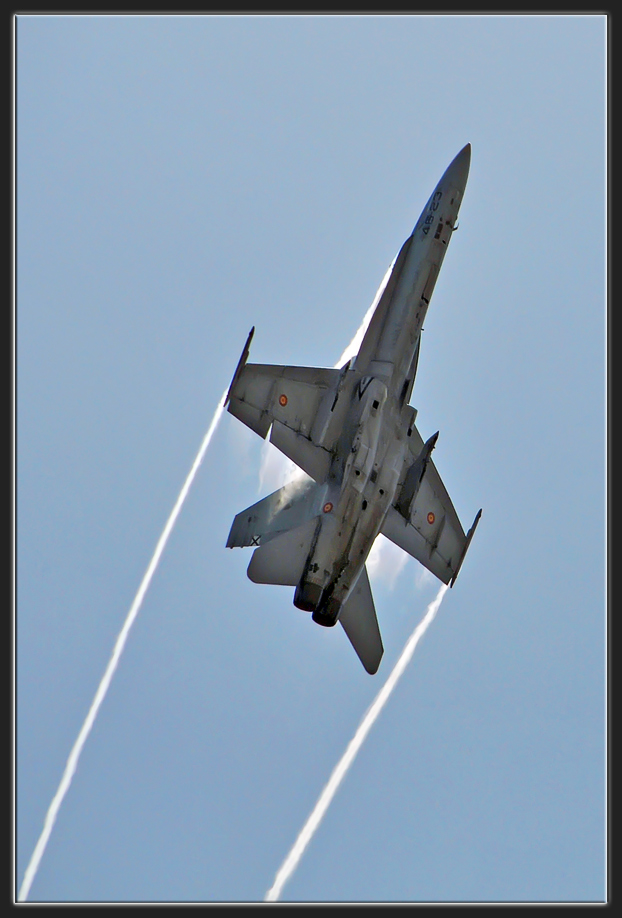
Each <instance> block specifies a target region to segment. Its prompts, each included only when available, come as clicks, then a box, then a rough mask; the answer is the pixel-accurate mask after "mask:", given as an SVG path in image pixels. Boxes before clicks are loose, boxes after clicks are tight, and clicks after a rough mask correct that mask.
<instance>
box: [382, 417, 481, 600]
mask: <svg viewBox="0 0 622 918" xmlns="http://www.w3.org/2000/svg"><path fill="white" fill-rule="evenodd" d="M435 441H436V437H434V438H431V440H429V441H428V443H426V444H424V443H423V440H422V439H421V436H420V434H419V431H418V430H417V428H416V427H414V426H413V427H412V434H411V438H410V441H409V443H410V448H411V454H412V456H413V463H412V466H411V468H412V469H413V470H415V469H416V471H417V474H416V475H415V476H414V477H415V480H414V481H413V477H412V476H409V474H408V473H407V474H406V476H405V478H404V482H403V484H402V491H404V490H406V489H408V490H409V492H410V491H411V490H412V496H411V495H410V493H409V496H408V502H404V501H403V500H402V499H401V498H402V495H401V494H400V493H398V494H397V495H396V501H395V504H394V505H393V506H391V507H389V511H388V513H387V515H386V517H385V520H384V522H383V524H382V528H381V530H380V531H381V532H382V534H383V535H384V536H386V537H387V538H388V539H390V540H391V541H392V542H395V544H396V545H399V547H400V548H402V549H403V550H404V551H406V552H408V554H409V555H412V557H413V558H416V559H417V561H419V562H420V563H421V564H423V566H424V567H427V569H428V570H429V571H431V572H432V573H433V574H434V575H435V576H436V577H438V578H439V580H442V581H443V583H451V586H453V585H454V583H455V580H456V577H457V576H458V571H459V570H460V566H461V564H462V562H463V560H464V556H465V555H466V552H467V549H468V547H469V544H470V542H471V539H472V538H473V533H474V532H475V527H476V526H477V524H478V522H479V518H480V516H481V512H482V511H481V510H480V511H479V513H478V514H477V516H476V517H475V520H474V522H473V525H472V526H471V528H470V530H469V531H468V533H467V534H466V535H465V533H464V529H463V528H462V525H461V523H460V520H459V519H458V514H457V513H456V511H455V509H454V505H453V504H452V502H451V498H450V497H449V494H448V493H447V489H446V488H445V485H444V484H443V482H442V480H441V476H440V475H439V474H438V471H437V470H436V466H435V465H434V463H433V462H432V460H431V459H430V457H429V452H430V451H431V448H430V444H432V446H433V444H434V442H435ZM426 453H427V455H426ZM422 456H423V457H424V459H423V461H422ZM420 473H421V474H422V477H421V478H419V474H420Z"/></svg>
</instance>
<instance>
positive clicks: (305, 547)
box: [247, 517, 318, 586]
mask: <svg viewBox="0 0 622 918" xmlns="http://www.w3.org/2000/svg"><path fill="white" fill-rule="evenodd" d="M317 527H318V520H317V517H313V518H312V519H310V520H307V521H306V522H305V523H303V524H302V525H301V526H298V527H297V528H296V529H293V530H292V531H291V532H284V533H282V534H281V535H279V536H277V537H276V538H274V539H270V541H269V542H266V543H265V544H264V545H261V546H260V547H259V548H256V549H255V551H254V552H253V557H252V558H251V563H250V564H249V565H248V571H247V574H248V577H249V579H250V580H252V581H253V582H254V583H276V584H282V585H283V586H296V585H297V583H298V581H299V580H300V578H301V577H302V573H303V571H304V568H305V564H306V563H307V560H308V558H309V552H310V551H311V546H312V544H313V540H314V538H315V532H316V529H317Z"/></svg>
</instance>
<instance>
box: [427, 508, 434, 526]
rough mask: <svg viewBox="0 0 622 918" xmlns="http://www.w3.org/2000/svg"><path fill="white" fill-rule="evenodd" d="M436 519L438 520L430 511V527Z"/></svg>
mask: <svg viewBox="0 0 622 918" xmlns="http://www.w3.org/2000/svg"><path fill="white" fill-rule="evenodd" d="M435 519H436V517H435V516H434V514H433V513H432V511H431V510H430V512H429V513H428V523H429V524H430V526H431V525H432V523H433V522H434V520H435Z"/></svg>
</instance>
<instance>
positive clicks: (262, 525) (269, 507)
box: [227, 476, 325, 548]
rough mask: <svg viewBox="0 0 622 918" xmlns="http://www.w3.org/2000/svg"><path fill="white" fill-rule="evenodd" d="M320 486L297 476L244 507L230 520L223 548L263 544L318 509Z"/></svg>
mask: <svg viewBox="0 0 622 918" xmlns="http://www.w3.org/2000/svg"><path fill="white" fill-rule="evenodd" d="M324 491H325V489H324V488H321V487H320V486H319V485H317V484H316V483H315V482H314V481H312V480H311V479H310V478H306V477H302V476H301V477H300V478H297V479H295V480H294V481H292V482H290V483H289V484H286V485H284V487H282V488H279V490H278V491H274V492H273V493H272V494H268V496H267V497H264V498H263V500H260V501H258V502H257V503H256V504H253V506H252V507H247V508H246V510H242V511H241V512H240V513H238V514H237V516H236V517H235V519H234V520H233V524H232V526H231V531H230V532H229V537H228V539H227V548H242V547H244V546H245V545H254V546H258V545H263V544H264V543H265V542H269V541H270V540H271V539H274V538H276V537H277V536H279V535H281V534H282V533H283V532H289V531H290V530H291V529H296V528H297V527H298V526H300V525H301V524H302V523H305V522H306V521H307V520H308V519H311V517H313V516H319V514H320V513H321V512H322V504H323V498H324Z"/></svg>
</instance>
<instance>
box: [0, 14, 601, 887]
mask: <svg viewBox="0 0 622 918" xmlns="http://www.w3.org/2000/svg"><path fill="white" fill-rule="evenodd" d="M16 65H17V66H16V87H17V109H16V127H17V159H16V164H17V181H16V195H17V298H16V356H17V364H16V366H17V373H16V385H17V388H16V394H17V398H16V425H17V467H16V496H17V504H16V507H17V542H16V558H17V602H16V610H17V617H16V622H17V624H16V660H17V682H16V713H17V723H16V756H17V757H16V762H17V767H16V832H17V840H16V865H15V866H16V883H17V885H19V884H20V883H21V881H22V878H23V875H24V871H25V869H26V865H27V863H28V860H29V859H30V856H31V854H32V851H33V848H34V846H35V844H36V841H37V839H38V837H39V835H40V832H41V829H42V827H43V820H44V817H45V814H46V811H47V809H48V806H49V804H50V801H51V799H52V797H53V795H54V793H55V791H56V789H57V787H58V784H59V781H60V778H61V775H62V772H63V769H64V766H65V763H66V760H67V756H68V754H69V751H70V749H71V747H72V745H73V743H74V741H75V739H76V736H77V735H78V732H79V730H80V727H81V726H82V723H83V721H84V718H85V715H86V713H87V711H88V709H89V707H90V704H91V702H92V700H93V696H94V694H95V691H96V688H97V686H98V684H99V681H100V679H101V677H102V674H103V672H104V669H105V667H106V664H107V662H108V660H109V658H110V654H111V652H112V648H113V645H114V642H115V640H116V637H117V635H118V633H119V630H120V628H121V626H122V623H123V621H124V620H125V617H126V615H127V612H128V609H129V607H130V605H131V603H132V600H133V598H134V596H135V594H136V591H137V589H138V586H139V584H140V581H141V579H142V577H143V574H144V572H145V569H146V567H147V565H148V563H149V560H150V558H151V556H152V554H153V551H154V548H155V545H156V542H157V540H158V538H159V535H160V533H161V532H162V529H163V526H164V524H165V522H166V520H167V518H168V516H169V514H170V512H171V510H172V507H173V504H174V502H175V500H176V498H177V495H178V493H179V490H180V488H181V486H182V484H183V481H184V480H185V478H186V475H187V474H188V471H189V469H190V466H191V464H192V462H193V459H194V457H195V456H196V453H197V451H198V449H199V446H200V444H201V441H202V439H203V436H204V434H205V432H206V430H207V427H208V425H209V423H210V420H211V418H212V416H213V413H214V410H215V408H216V405H217V403H218V400H219V398H220V396H221V394H222V392H223V390H224V389H225V388H226V386H227V385H228V384H229V381H230V379H231V376H232V373H233V371H234V369H235V365H236V362H237V360H238V358H239V356H240V352H241V349H242V346H243V344H244V341H245V339H246V335H247V334H248V331H249V329H250V327H251V325H253V324H254V325H256V327H257V330H256V334H255V339H254V341H253V345H252V349H251V358H250V359H251V360H252V361H254V362H264V363H285V364H287V363H290V364H304V365H320V366H332V365H333V364H334V363H335V361H336V360H337V359H338V358H339V355H340V354H341V352H342V351H343V349H344V347H345V345H346V344H347V343H348V341H350V339H351V338H352V336H353V335H354V333H355V331H356V330H357V328H358V326H359V324H360V322H361V320H362V318H363V315H364V314H365V312H366V310H367V308H368V306H369V304H370V303H371V301H372V300H373V297H374V295H375V292H376V289H377V287H378V285H379V283H380V281H381V280H382V278H383V275H384V273H385V271H386V269H387V267H388V265H389V263H390V262H391V260H392V258H393V257H394V255H395V254H396V252H397V251H398V249H399V247H400V245H401V244H402V242H403V241H404V239H405V238H406V237H407V236H408V235H409V233H410V231H411V229H412V227H413V226H414V223H415V221H416V219H417V217H418V216H419V213H420V211H421V209H422V208H423V206H424V204H425V202H426V201H427V199H428V197H429V195H430V193H431V192H432V190H433V188H434V186H435V184H436V182H437V181H438V179H439V178H440V176H441V175H442V173H443V171H444V169H445V168H446V166H447V165H448V163H449V162H450V161H451V159H452V158H453V157H454V156H455V154H456V153H457V152H458V151H459V150H460V149H461V148H462V147H463V146H464V144H465V143H467V142H470V143H471V144H472V161H471V172H470V177H469V181H468V185H467V189H466V194H465V198H464V203H463V205H462V209H461V213H460V225H459V229H458V231H457V232H456V233H455V234H454V236H453V238H452V242H451V246H450V248H449V251H448V253H447V257H446V259H445V262H444V266H443V269H442V271H441V274H440V277H439V281H438V283H437V286H436V290H435V293H434V297H433V299H432V302H431V305H430V310H429V312H428V316H427V319H426V324H425V332H424V335H423V341H422V349H421V359H420V361H419V370H418V375H417V380H416V383H415V388H414V392H413V397H412V399H411V403H412V404H414V405H415V406H416V407H417V408H418V409H419V416H418V426H419V428H420V431H421V434H422V436H423V437H424V439H426V438H427V437H429V436H430V435H431V434H432V433H434V432H435V431H436V430H440V437H439V441H438V444H437V447H436V450H435V453H434V459H435V462H436V465H437V467H438V469H439V471H440V473H441V475H442V477H443V479H444V481H445V484H446V486H447V488H448V491H449V493H450V495H451V497H452V499H453V502H454V505H455V507H456V509H457V511H458V514H459V515H460V517H461V519H462V522H463V525H464V527H465V528H467V527H468V526H469V525H470V524H471V521H472V519H473V517H474V515H475V513H476V511H477V510H478V509H479V508H480V507H482V508H483V515H482V519H481V522H480V525H479V528H478V531H477V534H476V537H475V539H474V540H473V543H472V545H471V548H470V550H469V553H468V555H467V558H466V561H465V564H464V566H463V568H462V571H461V573H460V577H459V579H458V581H457V583H456V586H455V587H454V589H453V590H451V591H449V592H448V593H447V595H446V597H445V600H444V601H443V604H442V605H441V608H440V610H439V612H438V615H437V617H436V619H435V621H434V622H433V624H432V626H431V627H430V629H429V631H428V632H427V633H426V635H425V636H424V638H423V639H422V641H421V643H420V644H419V646H418V648H417V651H416V653H415V656H414V658H413V660H412V662H411V665H410V666H409V668H408V670H407V672H406V673H405V675H404V677H403V679H402V681H401V682H400V683H399V685H398V687H397V689H396V691H395V693H394V695H393V696H392V697H391V699H390V701H389V703H388V705H387V707H386V708H385V710H384V711H383V713H382V715H381V717H380V719H379V720H378V722H377V723H376V725H375V726H374V727H373V729H372V731H371V733H370V735H369V737H368V739H367V741H366V743H365V745H364V746H363V748H362V750H361V752H360V754H359V757H358V758H357V759H356V761H355V763H354V765H353V767H352V769H351V771H350V772H349V774H348V775H347V777H346V779H345V781H344V783H343V785H342V786H341V788H340V790H339V792H338V794H337V796H336V797H335V800H334V801H333V804H332V806H331V808H330V809H329V811H328V813H327V815H326V818H325V820H324V822H323V823H322V825H321V826H320V828H319V830H318V832H317V834H316V835H315V837H314V839H313V841H312V842H311V844H310V846H309V848H308V850H307V852H306V853H305V855H304V857H303V859H302V861H301V863H300V865H299V868H298V870H297V871H296V872H295V874H294V875H293V877H292V878H291V880H290V882H289V884H288V885H287V886H286V887H285V889H284V891H283V896H282V898H283V899H284V900H293V901H329V900H336V901H381V900H389V901H407V902H410V901H414V902H417V901H425V900H429V901H434V902H437V901H454V900H459V901H473V900H476V901H493V900H503V901H505V900H511V901H525V900H543V901H567V900H572V901H583V900H602V899H603V898H604V897H605V895H606V891H605V882H606V872H605V871H606V866H605V860H606V847H605V831H606V794H605V791H606V788H605V777H606V771H605V756H606V746H605V714H606V707H605V678H606V670H605V640H606V616H605V600H606V595H605V573H606V572H605V503H606V501H605V498H606V493H605V435H606V431H605V371H606V367H605V336H606V306H605V294H606V291H605V267H606V261H605V258H606V256H605V242H606V237H605V216H606V213H605V207H606V96H605V84H606V20H605V18H604V17H603V16H536V17H516V16H502V17H489V16H470V17H460V16H444V17H441V16H439V17H435V16H406V17H403V16H387V17H378V16H372V17H365V16H363V17H348V16H345V17H271V16H264V17H257V18H255V17H244V16H240V17H225V16H204V17H190V16H183V17H142V16H134V17H97V16H94V17H81V16H75V17H74V16H59V17H42V16H32V17H30V16H26V17H25V16H19V17H18V18H17V21H16ZM261 461H262V443H261V440H260V439H259V438H258V437H256V436H255V435H253V434H252V433H251V432H250V431H248V430H246V428H244V427H243V425H242V424H241V423H240V422H238V421H237V420H235V419H234V418H232V417H231V416H230V415H226V416H224V417H223V419H222V422H221V424H220V427H219V429H218V431H217V433H216V436H215V438H214V440H213V442H212V445H211V447H210V449H209V451H208V453H207V455H206V457H205V460H204V462H203V465H202V467H201V469H200V471H199V473H198V476H197V478H196V480H195V483H194V486H193V488H192V490H191V492H190V494H189V497H188V499H187V501H186V504H185V506H184V508H183V511H182V513H181V515H180V517H179V520H178V523H177V526H176V528H175V530H174V531H173V534H172V536H171V538H170V541H169V543H168V545H167V548H166V550H165V552H164V555H163V557H162V560H161V563H160V566H159V568H158V570H157V572H156V574H155V576H154V579H153V582H152V584H151V588H150V590H149V592H148V594H147V596H146V598H145V601H144V604H143V606H142V609H141V611H140V614H139V616H138V618H137V620H136V622H135V624H134V627H133V630H132V632H131V633H130V637H129V639H128V643H127V646H126V649H125V652H124V654H123V657H122V658H121V662H120V664H119V668H118V670H117V673H116V675H115V677H114V679H113V682H112V685H111V688H110V691H109V693H108V696H107V698H106V700H105V702H104V704H103V706H102V708H101V710H100V713H99V716H98V718H97V721H96V723H95V726H94V728H93V731H92V733H91V735H90V737H89V739H88V741H87V743H86V746H85V748H84V752H83V755H82V758H81V760H80V764H79V767H78V770H77V773H76V776H75V778H74V780H73V784H72V786H71V788H70V790H69V793H68V794H67V797H66V799H65V801H64V804H63V806H62V808H61V811H60V814H59V816H58V820H57V822H56V826H55V828H54V831H53V833H52V836H51V838H50V841H49V844H48V846H47V850H46V853H45V855H44V857H43V859H42V862H41V865H40V868H39V872H38V874H37V876H36V878H35V881H34V883H33V886H32V890H31V893H30V897H29V898H30V900H31V901H37V900H39V901H41V900H45V901H61V900H62V901H75V900H87V901H96V902H99V901H109V900H116V901H154V900H158V901H170V900H178V901H208V902H212V901H261V900H262V899H263V897H264V895H265V893H266V890H267V889H268V888H269V887H270V886H271V884H272V882H273V879H274V875H275V873H276V871H277V869H278V868H279V867H280V865H281V863H282V861H283V859H284V857H285V856H286V854H287V852H288V851H289V849H290V847H291V845H292V844H293V842H294V840H295V838H296V835H297V834H298V832H299V830H300V828H301V827H302V825H303V823H304V821H305V820H306V818H307V816H308V815H309V812H310V810H311V809H312V807H313V805H314V804H315V801H316V800H317V797H318V795H319V793H320V791H321V790H322V788H323V786H324V784H325V783H326V781H327V779H328V777H329V775H330V773H331V771H332V769H333V767H334V765H335V764H336V762H337V760H338V759H339V757H340V756H341V755H342V753H343V751H344V749H345V747H346V745H347V743H348V741H349V740H350V738H351V737H352V734H353V733H354V731H355V729H356V727H357V725H358V724H359V722H360V719H361V717H362V716H363V714H364V712H365V711H366V709H367V708H368V706H369V704H370V703H371V701H372V700H373V698H374V697H375V695H376V693H377V692H378V690H379V689H380V687H381V685H382V683H383V681H384V680H385V679H386V677H387V676H388V674H389V672H390V671H391V668H392V666H393V664H394V662H395V661H396V659H397V657H398V656H399V654H400V652H401V649H402V647H403V645H404V643H405V641H406V639H407V637H408V635H409V634H410V633H411V631H412V630H413V628H414V626H415V625H416V623H417V622H418V621H419V620H420V618H421V617H422V615H423V613H424V611H425V608H426V606H427V604H428V602H429V601H430V600H431V599H432V598H433V597H434V596H435V595H436V593H437V590H438V581H435V580H433V578H431V577H429V576H427V575H425V576H424V575H423V568H421V567H420V566H419V565H418V564H417V562H415V561H414V560H412V559H409V560H408V562H407V564H406V565H405V566H403V567H401V566H400V559H399V552H398V551H397V549H396V550H395V551H394V552H391V551H390V550H387V549H386V547H385V548H384V549H383V552H382V555H381V557H382V564H381V566H380V568H379V569H378V571H377V572H376V574H375V576H374V577H373V580H372V585H373V589H374V595H375V599H376V606H377V611H378V618H379V622H380V627H381V631H382V635H383V640H384V646H385V656H384V659H383V662H382V665H381V668H380V670H379V672H378V674H377V675H376V676H374V677H370V676H369V675H368V674H367V673H366V672H365V671H364V669H363V667H362V666H361V664H360V662H359V661H358V659H357V657H356V655H355V654H354V652H353V650H352V648H351V647H350V645H349V643H348V641H347V638H346V636H345V634H344V633H343V631H342V629H340V628H336V629H333V630H330V629H322V628H319V627H317V626H315V625H314V624H313V623H312V622H311V618H310V616H309V615H308V614H306V613H303V612H300V611H298V610H297V609H295V608H294V607H293V605H292V596H293V590H291V589H290V588H286V587H270V586H259V585H256V584H253V583H251V582H250V581H249V580H248V578H247V577H246V567H247V565H248V562H249V560H250V557H251V552H250V550H248V549H246V550H241V549H236V550H233V551H231V550H229V549H226V548H225V542H226V539H227V535H228V532H229V527H230V524H231V521H232V519H233V516H234V515H235V514H236V513H237V512H238V511H240V510H242V509H243V508H245V507H247V506H248V505H249V504H252V503H254V502H255V501H256V500H258V499H259V498H260V497H261V496H263V495H264V494H266V493H268V491H269V490H271V489H272V488H273V487H276V486H277V483H276V482H274V483H273V482H271V481H265V482H264V483H263V485H262V486H261V487H260V483H259V469H260V466H261Z"/></svg>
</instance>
